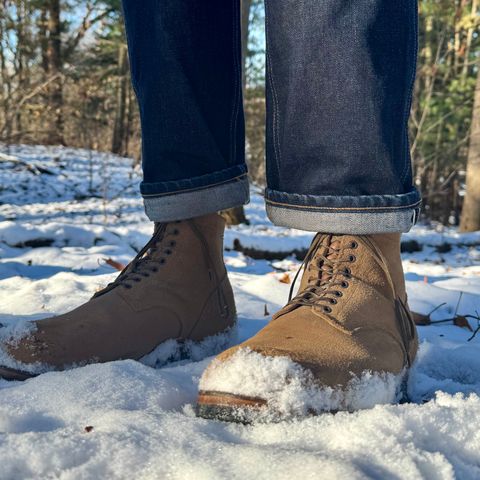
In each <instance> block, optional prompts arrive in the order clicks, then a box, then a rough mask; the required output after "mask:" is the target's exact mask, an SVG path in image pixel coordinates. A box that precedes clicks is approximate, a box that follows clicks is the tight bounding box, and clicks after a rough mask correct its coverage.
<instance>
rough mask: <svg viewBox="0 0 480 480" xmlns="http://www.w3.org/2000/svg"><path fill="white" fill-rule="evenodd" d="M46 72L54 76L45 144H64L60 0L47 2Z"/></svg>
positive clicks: (51, 85)
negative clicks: (50, 114) (50, 118)
mask: <svg viewBox="0 0 480 480" xmlns="http://www.w3.org/2000/svg"><path fill="white" fill-rule="evenodd" d="M47 8H48V24H47V30H48V47H47V59H48V72H49V74H50V75H51V76H55V80H54V81H53V82H52V83H51V84H50V86H49V104H50V105H49V106H50V109H51V112H52V122H51V124H50V131H49V134H48V138H47V142H48V143H50V144H62V145H63V144H64V143H65V142H64V137H63V134H64V132H63V127H64V123H63V78H62V68H63V61H62V39H61V33H62V24H61V20H60V11H61V9H60V0H49V2H48V7H47Z"/></svg>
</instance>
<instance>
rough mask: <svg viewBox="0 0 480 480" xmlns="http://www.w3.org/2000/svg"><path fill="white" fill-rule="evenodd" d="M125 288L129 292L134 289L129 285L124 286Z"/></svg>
mask: <svg viewBox="0 0 480 480" xmlns="http://www.w3.org/2000/svg"><path fill="white" fill-rule="evenodd" d="M123 286H124V288H126V289H127V290H130V289H131V288H132V286H131V285H129V284H128V283H126V284H124V285H123Z"/></svg>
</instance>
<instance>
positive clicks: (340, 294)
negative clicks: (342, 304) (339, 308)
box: [334, 290, 343, 297]
mask: <svg viewBox="0 0 480 480" xmlns="http://www.w3.org/2000/svg"><path fill="white" fill-rule="evenodd" d="M334 295H335V296H336V297H343V293H342V292H339V291H338V290H336V291H335V294H334Z"/></svg>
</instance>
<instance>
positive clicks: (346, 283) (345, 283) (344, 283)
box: [341, 280, 348, 288]
mask: <svg viewBox="0 0 480 480" xmlns="http://www.w3.org/2000/svg"><path fill="white" fill-rule="evenodd" d="M341 285H342V288H348V282H347V281H345V280H343V282H342V283H341Z"/></svg>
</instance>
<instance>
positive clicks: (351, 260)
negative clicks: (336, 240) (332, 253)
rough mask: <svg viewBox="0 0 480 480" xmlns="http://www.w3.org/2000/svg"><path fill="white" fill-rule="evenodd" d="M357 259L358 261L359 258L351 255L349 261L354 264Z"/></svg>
mask: <svg viewBox="0 0 480 480" xmlns="http://www.w3.org/2000/svg"><path fill="white" fill-rule="evenodd" d="M356 259H357V257H356V256H355V255H350V256H349V257H348V261H349V262H350V263H353V262H354V261H355V260H356Z"/></svg>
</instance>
